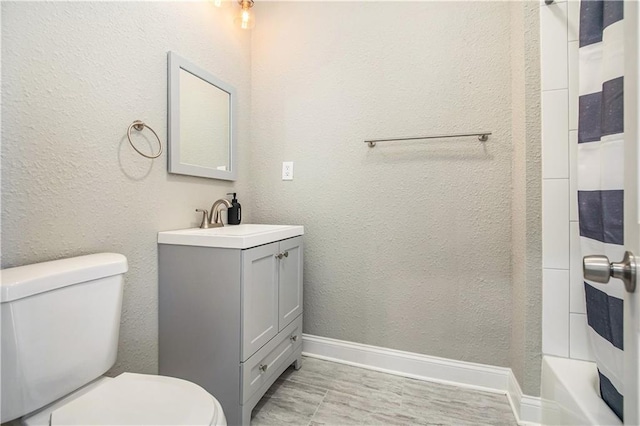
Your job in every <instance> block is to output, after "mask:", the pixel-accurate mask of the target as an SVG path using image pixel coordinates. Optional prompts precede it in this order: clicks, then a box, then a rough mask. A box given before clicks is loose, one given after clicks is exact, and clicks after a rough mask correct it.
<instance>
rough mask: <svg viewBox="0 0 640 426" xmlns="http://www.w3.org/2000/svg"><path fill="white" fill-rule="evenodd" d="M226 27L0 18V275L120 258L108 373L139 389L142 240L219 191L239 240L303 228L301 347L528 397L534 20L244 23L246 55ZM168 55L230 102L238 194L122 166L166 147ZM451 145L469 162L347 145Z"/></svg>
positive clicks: (465, 6)
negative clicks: (287, 165) (477, 380)
mask: <svg viewBox="0 0 640 426" xmlns="http://www.w3.org/2000/svg"><path fill="white" fill-rule="evenodd" d="M233 12H234V9H233V8H230V9H226V10H221V11H220V10H217V9H214V8H213V7H212V6H211V4H208V3H97V2H96V3H75V2H74V3H48V4H45V3H7V2H3V3H2V58H3V62H2V96H3V105H2V138H3V141H2V142H3V144H2V181H3V187H2V215H3V217H2V228H1V230H2V236H3V239H2V252H3V253H2V254H3V258H2V267H10V266H14V265H18V264H24V263H30V262H37V261H43V260H49V259H54V258H59V257H64V256H72V255H78V254H84V253H89V252H94V251H100V250H111V251H117V252H121V253H124V254H125V255H126V256H127V257H128V258H129V262H130V272H129V273H128V274H127V277H126V287H125V299H124V311H123V326H122V330H121V333H122V334H121V345H120V346H121V347H120V352H119V360H118V364H117V366H116V368H115V369H114V372H117V371H123V370H125V369H126V370H130V371H138V372H155V371H156V369H157V355H156V354H157V269H156V268H157V251H156V244H155V241H156V232H157V231H158V230H163V229H175V228H181V227H187V226H196V225H197V218H196V216H195V214H194V212H193V209H194V208H195V207H205V208H208V207H209V206H210V203H211V202H212V201H213V200H214V199H216V198H220V197H222V196H223V195H224V194H225V193H226V192H229V191H230V190H231V189H232V188H235V189H237V190H238V191H239V192H240V194H239V196H240V201H241V202H242V203H243V210H244V212H243V214H244V217H243V219H244V221H245V222H249V221H253V222H271V223H299V224H303V225H305V227H306V236H305V243H306V247H307V249H306V252H305V254H306V269H305V273H306V277H305V285H306V288H305V291H306V295H305V309H306V313H305V321H306V324H305V331H306V332H308V333H312V334H318V335H323V336H329V337H334V338H339V339H346V340H352V341H357V342H364V343H369V344H374V345H380V346H385V347H391V348H398V349H404V350H410V351H415V352H420V353H425V354H430V355H438V356H444V357H449V358H453V359H462V360H469V361H476V362H483V363H488V364H494V365H504V366H511V367H513V368H514V370H515V371H516V373H517V375H518V378H519V380H520V381H521V384H523V387H524V389H525V392H527V393H529V394H537V392H538V390H537V383H538V380H539V378H538V376H539V356H540V314H539V311H540V269H539V268H540V264H539V263H540V262H539V261H540V235H539V234H540V217H539V214H540V213H539V212H540V199H539V194H540V189H539V186H540V173H539V151H540V143H539V98H538V96H539V94H538V92H537V91H538V87H539V64H538V59H537V55H538V52H537V40H538V38H537V31H538V25H537V3H535V2H531V3H527V2H522V3H515V4H511V5H509V4H508V3H502V2H496V3H487V2H461V3H454V2H446V3H445V2H443V3H436V2H420V3H418V2H415V3H403V4H402V5H401V6H400V5H398V4H397V3H396V4H393V3H390V2H389V3H384V2H372V3H364V2H360V3H286V4H281V3H275V2H269V3H265V2H258V3H257V4H256V12H257V13H258V16H259V20H258V25H257V26H256V29H255V30H254V31H253V34H252V36H251V35H249V34H247V33H245V32H241V31H239V30H236V29H234V28H233V27H232V26H231V24H230V18H231V14H232V13H233ZM250 37H252V39H251V40H250ZM520 49H522V50H520ZM167 50H175V51H176V52H177V53H179V54H180V55H182V56H184V57H186V58H188V59H190V60H192V61H194V62H196V63H198V64H199V65H201V66H202V67H204V68H206V69H208V70H209V71H211V72H212V73H214V74H215V75H217V76H219V77H220V78H221V79H223V80H225V81H227V82H230V83H231V84H233V85H235V86H236V87H237V88H238V91H239V96H240V116H239V142H240V156H239V157H240V179H239V181H238V183H237V184H235V185H234V184H233V183H228V182H222V181H214V180H207V179H199V178H191V177H185V176H177V175H168V174H167V173H166V154H164V155H163V156H162V157H161V158H160V159H158V160H155V161H149V160H146V159H143V158H141V157H139V156H138V155H137V154H136V153H135V152H134V151H133V150H132V149H131V148H130V147H129V146H128V143H127V141H126V136H125V131H126V127H127V126H128V125H129V123H131V121H133V120H134V119H138V118H139V119H143V120H145V121H148V122H149V123H150V124H152V125H153V127H154V128H155V129H156V130H157V131H158V133H159V134H160V136H161V137H162V139H163V141H165V140H166V136H165V135H166V132H165V129H166V51H167ZM250 105H252V107H251V108H250ZM250 113H251V126H252V127H251V131H250V130H249V124H250V122H249V114H250ZM470 129H473V130H475V129H488V130H491V131H493V132H494V135H493V136H492V138H491V139H490V140H489V142H488V143H487V144H486V148H482V146H481V145H479V144H478V143H477V142H476V141H474V140H473V139H465V140H443V141H433V142H431V143H417V142H416V143H405V144H399V145H382V144H380V145H379V146H378V147H376V148H375V149H369V148H367V147H366V145H365V144H363V143H362V140H363V139H364V138H368V137H377V136H396V135H412V134H423V133H448V132H452V131H464V130H470ZM250 133H251V137H250ZM288 160H292V161H295V180H294V181H292V182H282V181H281V180H280V168H281V162H282V161H288ZM243 194H244V195H243ZM251 212H252V213H254V214H253V215H252V216H253V217H251V215H249V213H251Z"/></svg>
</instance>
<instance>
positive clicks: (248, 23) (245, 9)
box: [233, 0, 256, 30]
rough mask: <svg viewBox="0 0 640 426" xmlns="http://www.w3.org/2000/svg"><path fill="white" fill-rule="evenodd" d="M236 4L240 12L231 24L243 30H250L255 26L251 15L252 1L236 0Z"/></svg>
mask: <svg viewBox="0 0 640 426" xmlns="http://www.w3.org/2000/svg"><path fill="white" fill-rule="evenodd" d="M238 3H239V4H240V7H241V10H240V13H238V16H236V18H235V19H234V20H233V22H234V23H235V24H236V25H238V26H239V27H240V28H242V29H243V30H250V29H252V28H253V27H255V26H256V20H255V18H254V16H253V13H251V8H252V7H253V0H238Z"/></svg>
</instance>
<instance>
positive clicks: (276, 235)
mask: <svg viewBox="0 0 640 426" xmlns="http://www.w3.org/2000/svg"><path fill="white" fill-rule="evenodd" d="M302 234H304V227H303V226H297V225H259V224H243V225H225V226H224V227H222V228H210V229H200V228H189V229H180V230H178V231H163V232H158V243H159V244H174V245H182V246H201V247H218V248H234V249H246V248H250V247H255V246H259V245H262V244H268V243H272V242H274V241H278V240H284V239H285V238H291V237H297V236H298V235H302Z"/></svg>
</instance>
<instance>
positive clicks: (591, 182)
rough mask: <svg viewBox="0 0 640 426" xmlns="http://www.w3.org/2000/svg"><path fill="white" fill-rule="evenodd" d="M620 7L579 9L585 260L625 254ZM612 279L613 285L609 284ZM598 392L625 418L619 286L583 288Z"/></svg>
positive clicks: (607, 2) (585, 3) (599, 0)
mask: <svg viewBox="0 0 640 426" xmlns="http://www.w3.org/2000/svg"><path fill="white" fill-rule="evenodd" d="M623 33H624V31H623V2H622V1H615V0H604V1H603V0H582V1H581V4H580V50H579V58H580V59H579V61H580V62H579V73H580V74H579V81H580V89H579V90H580V91H579V95H580V100H579V123H578V211H579V220H580V240H581V249H582V254H583V255H590V254H606V255H607V256H608V257H609V259H615V260H619V259H622V256H623V255H624V251H625V250H624V247H623V244H624V240H623V237H624V232H623V212H624V208H623V198H624V197H623V182H624V177H623V164H624V161H623V160H624V150H623V149H624V146H623V145H624V144H623V136H624V135H623V131H624V125H623V71H624V50H623V49H624V39H623ZM614 281H615V282H614ZM584 289H585V296H586V306H587V321H588V324H589V328H588V332H589V337H590V340H591V345H592V349H593V353H594V355H595V358H596V363H597V365H598V371H599V375H600V393H601V395H602V398H603V399H604V400H605V402H606V403H607V404H608V405H609V407H611V409H612V410H613V411H614V412H615V413H616V414H617V415H618V417H620V419H622V413H623V409H622V405H623V396H622V391H623V384H624V381H623V379H624V371H623V365H624V356H623V350H624V342H623V329H622V327H623V322H622V320H623V295H624V286H623V285H622V283H621V282H620V281H619V280H612V281H611V282H610V283H609V284H598V283H594V282H590V281H585V282H584Z"/></svg>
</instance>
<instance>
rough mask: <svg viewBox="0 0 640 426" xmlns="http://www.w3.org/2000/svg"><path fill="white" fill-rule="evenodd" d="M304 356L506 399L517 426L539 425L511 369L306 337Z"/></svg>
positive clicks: (533, 400)
mask: <svg viewBox="0 0 640 426" xmlns="http://www.w3.org/2000/svg"><path fill="white" fill-rule="evenodd" d="M302 353H303V355H306V356H310V357H314V358H321V359H326V360H329V361H334V362H339V363H342V364H349V365H353V366H356V367H361V368H367V369H370V370H376V371H381V372H384V373H389V374H395V375H398V376H404V377H411V378H414V379H419V380H426V381H432V382H440V383H446V384H452V385H456V386H464V387H466V388H472V389H478V390H483V391H487V392H495V393H502V394H505V395H507V398H508V399H509V402H510V403H511V407H512V409H513V412H514V415H515V416H516V419H517V420H518V423H519V424H538V423H539V422H540V398H537V397H532V396H527V395H523V394H522V390H521V389H520V385H519V384H518V381H517V380H516V378H515V376H514V374H513V371H511V369H510V368H505V367H496V366H492V365H484V364H476V363H472V362H465V361H456V360H452V359H446V358H438V357H433V356H428V355H422V354H417V353H412V352H405V351H398V350H395V349H387V348H381V347H378V346H370V345H363V344H360V343H353V342H346V341H344V340H336V339H330V338H328V337H319V336H313V335H309V334H303V335H302Z"/></svg>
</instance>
